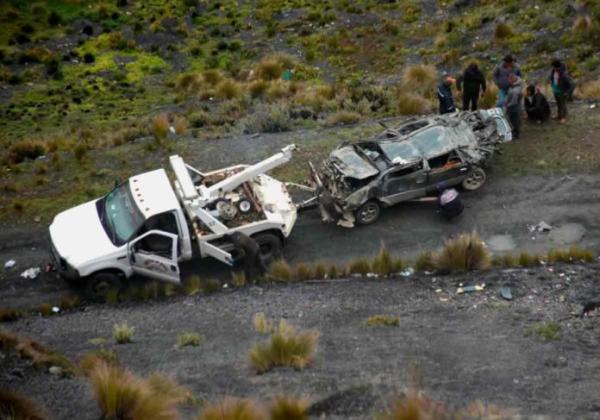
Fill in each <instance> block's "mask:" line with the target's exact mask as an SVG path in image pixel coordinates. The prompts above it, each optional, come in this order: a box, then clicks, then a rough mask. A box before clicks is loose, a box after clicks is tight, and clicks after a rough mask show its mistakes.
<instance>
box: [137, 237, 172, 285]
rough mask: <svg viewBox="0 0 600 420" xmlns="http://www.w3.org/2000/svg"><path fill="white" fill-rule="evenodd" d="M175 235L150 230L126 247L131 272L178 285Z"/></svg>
mask: <svg viewBox="0 0 600 420" xmlns="http://www.w3.org/2000/svg"><path fill="white" fill-rule="evenodd" d="M177 239H178V238H177V235H174V234H172V233H169V232H164V231H162V230H151V231H148V232H146V233H144V234H143V235H141V236H139V237H137V238H136V239H134V240H133V241H131V242H130V243H129V244H128V245H127V256H128V258H129V262H130V264H131V268H132V269H133V272H134V273H136V274H140V275H142V276H146V277H149V278H152V279H156V280H162V281H168V282H171V283H177V284H178V283H180V277H179V265H178V264H177V259H178V256H177Z"/></svg>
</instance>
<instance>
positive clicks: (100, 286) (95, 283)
mask: <svg viewBox="0 0 600 420" xmlns="http://www.w3.org/2000/svg"><path fill="white" fill-rule="evenodd" d="M120 289H121V278H120V277H119V276H118V275H117V274H115V273H110V272H107V271H105V272H100V273H96V274H92V275H91V276H90V277H89V278H88V279H87V281H86V283H85V295H86V296H87V297H88V298H89V299H91V300H93V301H96V302H98V301H104V300H106V296H107V295H108V294H109V293H111V292H113V291H117V292H118V291H119V290H120Z"/></svg>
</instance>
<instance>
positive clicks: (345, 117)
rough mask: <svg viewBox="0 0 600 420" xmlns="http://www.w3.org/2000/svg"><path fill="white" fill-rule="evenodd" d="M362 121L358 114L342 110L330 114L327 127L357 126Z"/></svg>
mask: <svg viewBox="0 0 600 420" xmlns="http://www.w3.org/2000/svg"><path fill="white" fill-rule="evenodd" d="M360 119H361V115H360V114H359V113H358V112H354V111H346V110H341V111H337V112H335V113H333V114H330V115H329V116H328V117H327V119H326V120H325V125H326V126H329V127H331V126H335V125H350V124H356V123H357V122H359V121H360Z"/></svg>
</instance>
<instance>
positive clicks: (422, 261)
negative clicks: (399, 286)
mask: <svg viewBox="0 0 600 420" xmlns="http://www.w3.org/2000/svg"><path fill="white" fill-rule="evenodd" d="M415 270H416V271H420V272H423V271H433V270H435V255H434V254H433V252H431V251H423V252H421V253H420V254H419V256H418V257H417V259H416V261H415Z"/></svg>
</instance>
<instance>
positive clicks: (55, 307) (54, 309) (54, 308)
mask: <svg viewBox="0 0 600 420" xmlns="http://www.w3.org/2000/svg"><path fill="white" fill-rule="evenodd" d="M52 312H54V313H55V314H57V313H59V312H60V308H59V307H58V306H53V307H52Z"/></svg>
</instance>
